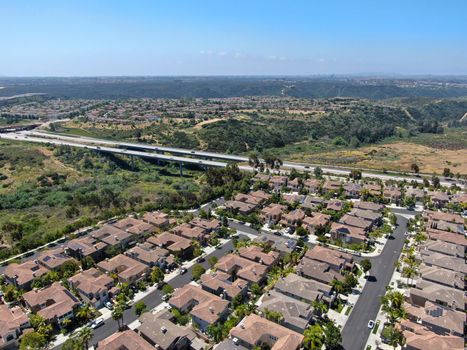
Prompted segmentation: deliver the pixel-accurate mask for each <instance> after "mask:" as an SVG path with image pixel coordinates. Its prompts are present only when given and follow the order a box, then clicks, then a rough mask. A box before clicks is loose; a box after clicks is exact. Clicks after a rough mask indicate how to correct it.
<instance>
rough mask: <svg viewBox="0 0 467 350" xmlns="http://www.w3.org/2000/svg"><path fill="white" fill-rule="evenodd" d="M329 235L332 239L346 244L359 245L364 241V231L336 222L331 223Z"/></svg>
mask: <svg viewBox="0 0 467 350" xmlns="http://www.w3.org/2000/svg"><path fill="white" fill-rule="evenodd" d="M330 234H331V237H332V239H334V240H338V239H340V240H343V241H344V242H346V243H355V244H360V243H363V242H365V240H366V231H365V230H364V229H362V228H360V227H355V226H349V225H345V224H341V223H338V222H333V223H332V225H331V231H330Z"/></svg>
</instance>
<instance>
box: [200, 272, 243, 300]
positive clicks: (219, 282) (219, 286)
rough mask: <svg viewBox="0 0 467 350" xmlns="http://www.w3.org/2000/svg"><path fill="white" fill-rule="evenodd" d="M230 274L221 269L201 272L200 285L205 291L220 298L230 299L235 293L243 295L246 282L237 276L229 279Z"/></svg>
mask: <svg viewBox="0 0 467 350" xmlns="http://www.w3.org/2000/svg"><path fill="white" fill-rule="evenodd" d="M231 279H232V277H231V275H230V274H228V273H225V272H222V271H211V272H207V273H205V274H203V275H202V276H201V278H200V285H201V288H203V289H204V290H205V291H208V292H209V293H212V294H215V295H218V296H220V297H221V298H222V299H226V300H229V301H232V299H233V298H235V297H236V296H237V295H245V294H246V292H247V290H248V282H247V281H244V280H242V279H241V278H237V279H236V280H235V281H233V282H232V281H231Z"/></svg>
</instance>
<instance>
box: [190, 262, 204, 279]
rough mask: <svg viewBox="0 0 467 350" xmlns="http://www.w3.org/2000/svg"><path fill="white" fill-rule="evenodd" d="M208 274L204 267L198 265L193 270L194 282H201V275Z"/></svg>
mask: <svg viewBox="0 0 467 350" xmlns="http://www.w3.org/2000/svg"><path fill="white" fill-rule="evenodd" d="M205 272H206V269H205V268H204V267H203V265H200V264H196V265H195V266H193V269H192V270H191V274H192V276H193V279H194V280H199V278H200V277H201V275H202V274H203V273H205Z"/></svg>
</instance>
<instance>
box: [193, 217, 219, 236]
mask: <svg viewBox="0 0 467 350" xmlns="http://www.w3.org/2000/svg"><path fill="white" fill-rule="evenodd" d="M190 225H191V226H194V227H200V228H202V229H203V230H206V232H207V233H211V232H215V231H217V230H219V229H220V228H221V222H220V221H219V220H217V219H202V218H200V217H196V218H194V219H193V220H191V221H190Z"/></svg>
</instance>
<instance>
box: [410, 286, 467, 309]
mask: <svg viewBox="0 0 467 350" xmlns="http://www.w3.org/2000/svg"><path fill="white" fill-rule="evenodd" d="M465 300H466V299H465V295H464V292H463V291H461V290H459V289H454V288H449V287H446V286H443V285H441V284H437V283H433V282H429V281H425V280H418V281H417V286H416V287H414V288H410V295H409V301H410V302H411V303H412V304H414V305H419V306H425V303H426V302H427V301H431V302H433V303H436V304H439V305H443V306H446V307H449V308H452V309H454V310H459V311H464V310H465Z"/></svg>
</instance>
